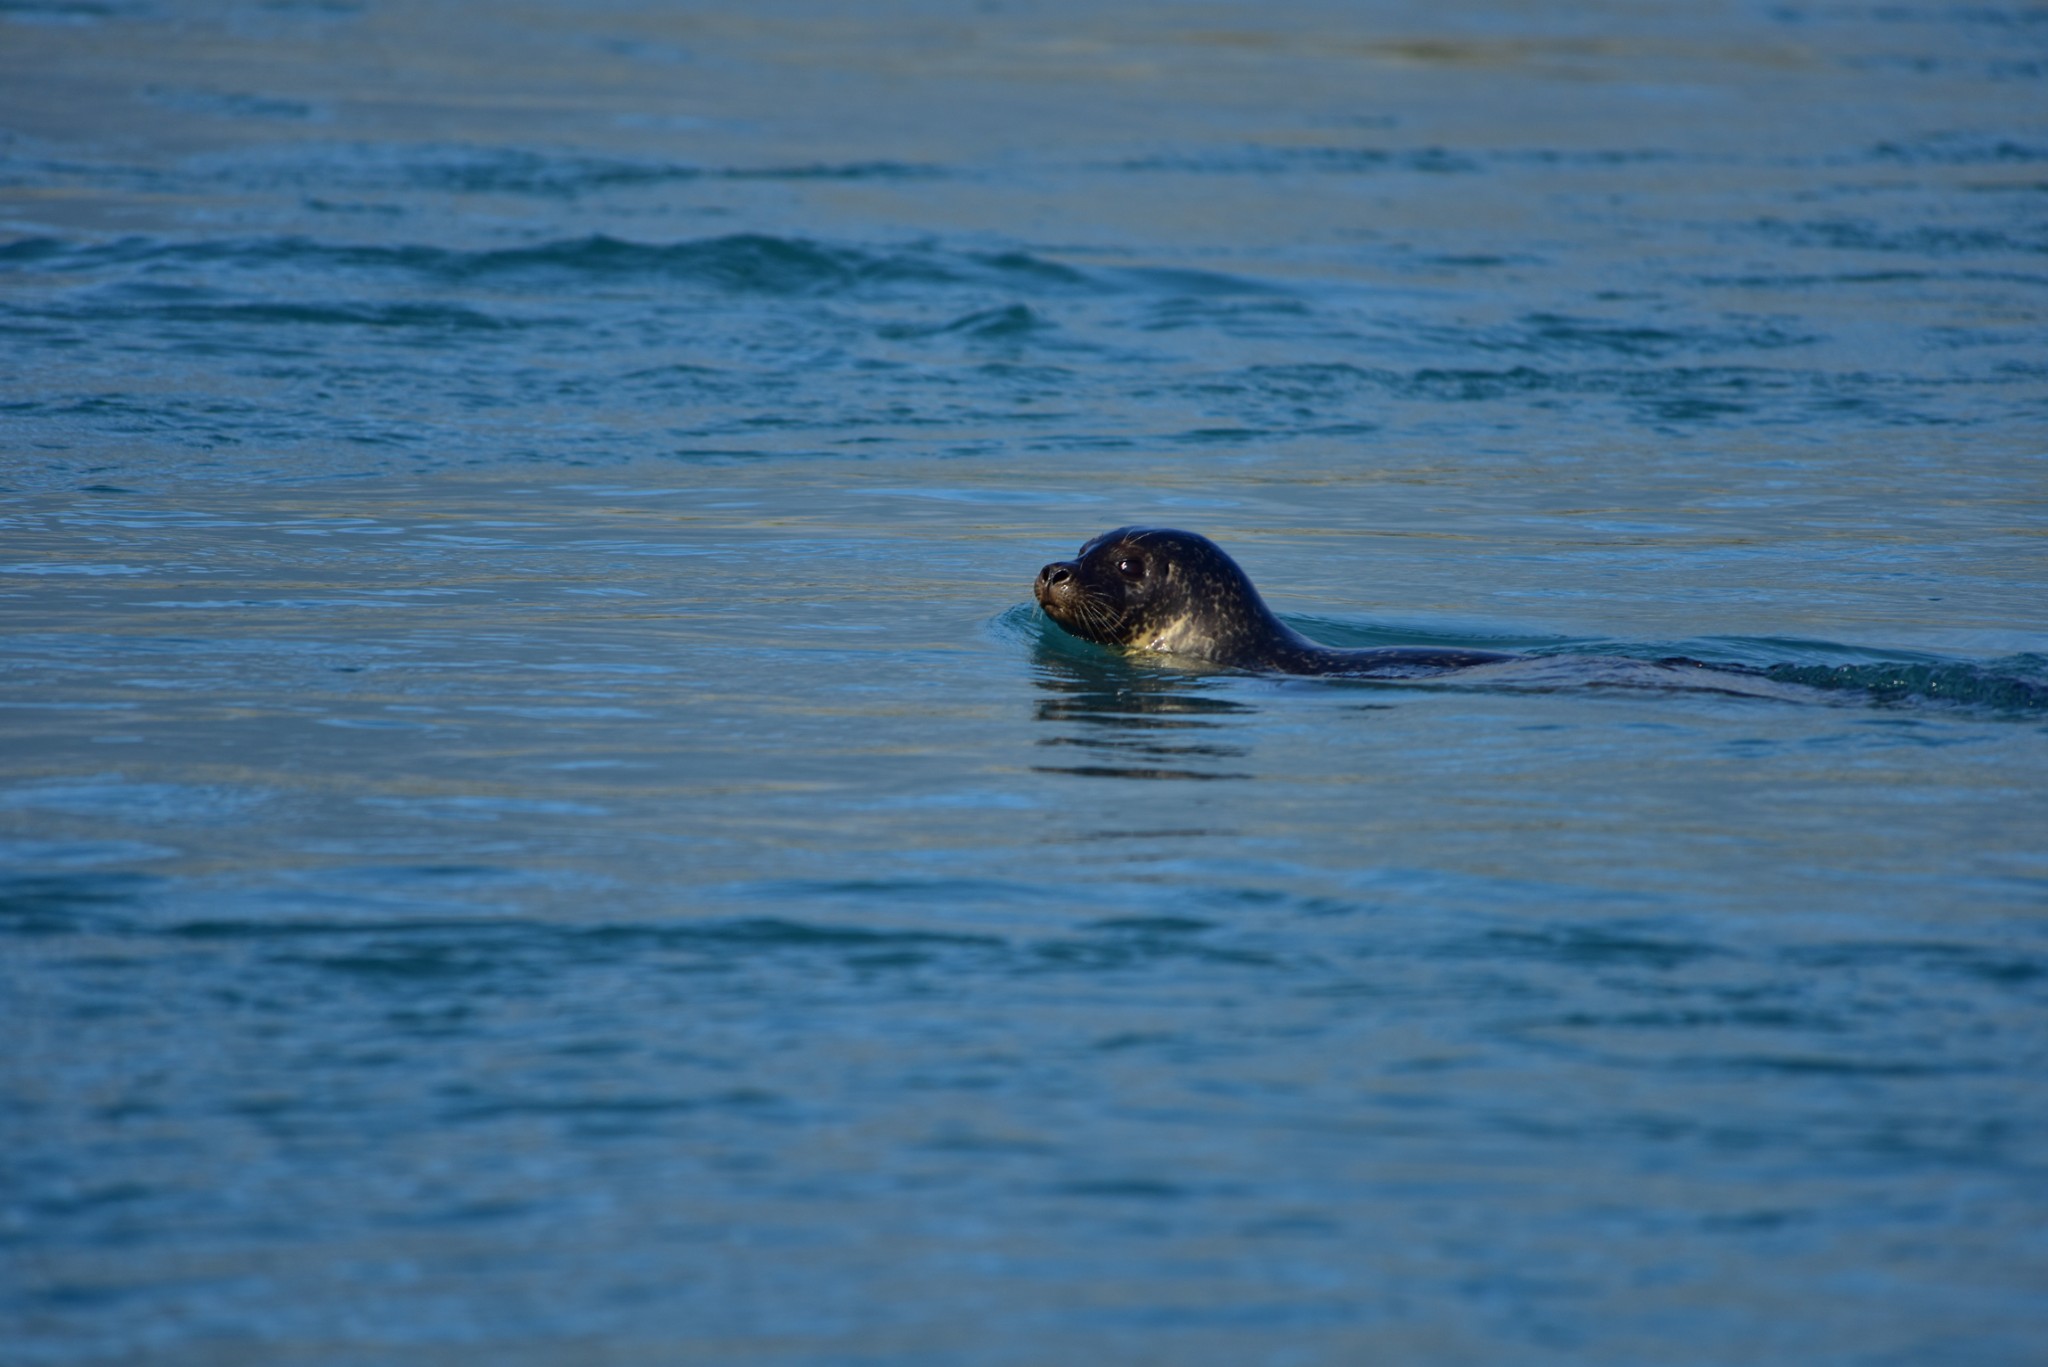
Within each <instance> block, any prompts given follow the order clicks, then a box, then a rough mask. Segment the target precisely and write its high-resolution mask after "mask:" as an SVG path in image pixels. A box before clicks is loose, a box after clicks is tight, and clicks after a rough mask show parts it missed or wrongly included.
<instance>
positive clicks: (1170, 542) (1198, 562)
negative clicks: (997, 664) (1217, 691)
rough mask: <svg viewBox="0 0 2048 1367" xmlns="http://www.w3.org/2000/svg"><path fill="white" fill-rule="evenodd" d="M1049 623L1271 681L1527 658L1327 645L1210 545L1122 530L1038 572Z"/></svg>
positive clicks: (1157, 532)
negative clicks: (1275, 608)
mask: <svg viewBox="0 0 2048 1367" xmlns="http://www.w3.org/2000/svg"><path fill="white" fill-rule="evenodd" d="M1034 593H1035V594H1036V596H1037V598H1038V605H1039V606H1040V607H1042V608H1044V609H1045V614H1046V616H1048V617H1050V618H1052V620H1053V621H1055V622H1057V623H1059V624H1060V626H1062V627H1064V628H1065V629H1066V630H1067V631H1069V632H1071V633H1072V634H1073V635H1075V636H1078V637H1080V638H1081V639H1082V640H1084V641H1093V642H1095V643H1096V644H1097V645H1105V646H1112V647H1114V648H1116V649H1120V650H1142V651H1156V652H1158V653H1160V654H1163V655H1177V656H1182V657H1185V658H1188V659H1193V660H1200V661H1202V662H1204V663H1206V664H1211V665H1220V666H1222V667H1224V668H1226V669H1245V670H1252V671H1256V672H1258V673H1265V674H1342V675H1349V676H1351V677H1354V678H1383V679H1386V678H1415V677H1418V676H1424V675H1430V674H1441V673H1445V672H1447V671H1449V670H1453V669H1469V668H1471V667H1472V666H1474V665H1486V664H1498V663H1500V662H1501V661H1504V660H1512V659H1515V658H1517V657H1516V656H1513V655H1502V654H1499V653H1497V652H1494V651H1490V650H1439V649H1435V648H1432V647H1426V646H1393V647H1387V648H1383V649H1375V650H1337V649H1334V648H1332V647H1329V646H1322V645H1317V644H1316V643H1315V642H1314V641H1311V640H1309V639H1308V638H1307V637H1306V636H1303V635H1301V634H1300V633H1299V632H1296V631H1294V630H1293V629H1291V628H1290V627H1288V626H1287V625H1286V624H1285V623H1283V622H1282V621H1281V620H1280V619H1279V618H1278V617H1275V616H1274V615H1273V612H1272V609H1270V608H1268V607H1267V606H1266V604H1265V601H1264V600H1263V599H1261V598H1260V597H1259V591H1258V590H1257V589H1255V588H1253V587H1252V581H1251V578H1250V576H1248V575H1247V574H1245V572H1244V571H1243V570H1241V569H1239V568H1238V566H1237V562H1236V561H1235V560H1232V559H1231V558H1230V557H1229V556H1228V555H1225V554H1224V553H1223V550H1222V548H1221V547H1219V546H1218V545H1217V544H1216V543H1215V542H1213V541H1211V540H1209V538H1207V537H1206V536H1198V535H1196V534H1195V533H1193V532H1179V531H1174V530H1172V529H1170V528H1165V527H1119V528H1117V529H1116V530H1115V531H1113V532H1104V533H1103V534H1102V535H1101V536H1098V537H1096V538H1095V539H1094V540H1092V541H1090V542H1088V544H1086V545H1085V546H1083V547H1081V551H1080V554H1078V555H1076V556H1075V557H1074V558H1073V559H1072V560H1056V561H1054V562H1053V563H1052V564H1050V565H1047V566H1046V567H1045V568H1044V569H1042V570H1040V571H1039V572H1038V583H1037V586H1036V587H1035V589H1034Z"/></svg>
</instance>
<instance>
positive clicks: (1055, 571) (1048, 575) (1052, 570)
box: [1038, 565, 1074, 588]
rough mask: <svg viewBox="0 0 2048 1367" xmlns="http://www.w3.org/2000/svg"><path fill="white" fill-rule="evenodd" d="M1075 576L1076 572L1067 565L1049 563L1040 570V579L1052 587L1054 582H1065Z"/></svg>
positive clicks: (1048, 586) (1042, 582)
mask: <svg viewBox="0 0 2048 1367" xmlns="http://www.w3.org/2000/svg"><path fill="white" fill-rule="evenodd" d="M1073 577H1074V572H1073V571H1072V570H1070V569H1068V568H1067V567H1066V566H1065V565H1047V566H1046V567H1045V568H1044V569H1042V570H1040V571H1039V572H1038V581H1039V582H1040V583H1041V584H1044V585H1045V586H1046V587H1047V588H1051V587H1052V586H1053V585H1054V584H1064V583H1066V582H1067V581H1068V580H1069V579H1072V578H1073Z"/></svg>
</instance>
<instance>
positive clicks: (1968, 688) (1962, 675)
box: [1761, 655, 2048, 713]
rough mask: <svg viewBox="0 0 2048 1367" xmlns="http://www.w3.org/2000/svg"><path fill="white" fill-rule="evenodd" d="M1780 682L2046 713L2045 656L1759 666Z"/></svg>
mask: <svg viewBox="0 0 2048 1367" xmlns="http://www.w3.org/2000/svg"><path fill="white" fill-rule="evenodd" d="M1761 672H1762V673H1763V675H1764V676H1765V677H1766V678H1769V679H1771V680H1773V681H1775V682H1778V683H1794V684H1801V685H1803V686H1805V687H1807V688H1818V689H1823V690H1827V691H1830V692H1844V693H1862V694H1865V695H1867V696H1868V697H1870V698H1871V699H1872V700H1873V701H1876V702H1886V703H1890V702H1936V703H1952V704H1955V705H1957V706H1961V707H1968V708H1973V709H1982V710H1986V711H1992V712H2005V713H2048V656H2040V655H2017V656H2014V657H2012V658H2011V659H2008V660H2000V661H1997V662H1994V663H1991V664H1982V665H1979V664H1967V663H1962V662H1958V661H1950V662H1943V663H1927V664H1921V663H1913V664H1904V663H1900V664H1850V665H1814V664H1775V665H1767V666H1765V667H1764V668H1763V670H1762V671H1761Z"/></svg>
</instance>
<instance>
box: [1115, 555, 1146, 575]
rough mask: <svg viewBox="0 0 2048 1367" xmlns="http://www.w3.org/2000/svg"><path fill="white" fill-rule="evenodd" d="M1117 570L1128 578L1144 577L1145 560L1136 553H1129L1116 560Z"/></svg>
mask: <svg viewBox="0 0 2048 1367" xmlns="http://www.w3.org/2000/svg"><path fill="white" fill-rule="evenodd" d="M1116 572H1117V573H1118V574H1120V575H1122V576H1123V577H1124V578H1126V579H1143V578H1144V577H1145V562H1144V561H1143V560H1140V559H1139V558H1138V557H1137V556H1135V555H1127V556H1125V557H1124V558H1123V559H1121V560H1119V561H1117V562H1116Z"/></svg>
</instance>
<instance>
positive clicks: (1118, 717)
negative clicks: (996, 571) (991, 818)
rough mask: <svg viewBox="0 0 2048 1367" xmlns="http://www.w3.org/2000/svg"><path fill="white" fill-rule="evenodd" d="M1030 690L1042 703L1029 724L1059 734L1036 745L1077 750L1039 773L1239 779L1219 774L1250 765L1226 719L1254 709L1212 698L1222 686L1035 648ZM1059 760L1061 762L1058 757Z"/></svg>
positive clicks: (1197, 678)
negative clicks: (1038, 724) (1072, 761)
mask: <svg viewBox="0 0 2048 1367" xmlns="http://www.w3.org/2000/svg"><path fill="white" fill-rule="evenodd" d="M1034 656H1035V660H1034V663H1035V664H1036V665H1037V670H1036V672H1035V676H1034V678H1033V682H1034V683H1035V684H1037V686H1038V687H1039V688H1040V689H1042V690H1044V692H1045V693H1046V695H1047V696H1045V697H1043V698H1041V699H1040V700H1039V702H1038V705H1037V706H1036V707H1035V708H1034V709H1033V712H1032V715H1033V717H1034V719H1035V720H1037V721H1041V722H1048V723H1051V724H1052V725H1053V726H1054V727H1056V728H1058V734H1055V735H1047V736H1040V737H1039V738H1038V740H1037V743H1038V744H1039V745H1043V746H1048V747H1068V746H1071V747H1076V748H1077V749H1078V751H1079V753H1077V754H1074V755H1073V756H1072V758H1074V759H1076V760H1081V761H1085V762H1082V763H1075V764H1039V765H1033V766H1032V767H1033V768H1034V769H1036V770H1038V771H1039V772H1040V773H1048V774H1079V775H1081V776H1083V777H1086V778H1155V779H1243V778H1251V777H1252V775H1251V774H1249V773H1244V772H1239V771H1237V770H1236V769H1232V768H1227V767H1225V766H1227V765H1230V764H1232V763H1233V762H1238V761H1243V760H1245V759H1247V758H1249V757H1250V755H1251V747H1250V746H1248V745H1241V744H1237V743H1234V741H1232V740H1230V739H1227V737H1229V736H1230V735H1232V734H1233V732H1234V727H1233V725H1232V719H1233V718H1241V717H1248V716H1250V715H1252V714H1254V713H1256V712H1257V710H1258V709H1257V708H1255V707H1252V706H1251V705H1250V704H1248V703H1244V702H1240V701H1238V700H1236V699H1234V698H1225V697H1220V696H1218V695H1217V692H1216V690H1217V688H1218V687H1219V686H1220V684H1221V681H1220V680H1218V679H1216V678H1214V677H1204V676H1200V675H1191V674H1177V673H1161V672H1151V671H1146V670H1142V669H1135V668H1133V667H1132V666H1130V665H1129V664H1126V663H1125V662H1123V661H1121V660H1116V659H1112V658H1109V657H1107V656H1104V657H1103V658H1100V659H1097V658H1092V657H1086V656H1081V655H1078V654H1076V653H1073V652H1070V651H1064V650H1061V649H1060V648H1058V647H1057V646H1054V645H1050V644H1044V643H1041V644H1040V645H1039V646H1038V647H1037V649H1036V650H1035V651H1034ZM1060 757H1062V758H1064V757H1066V756H1065V755H1061V756H1060Z"/></svg>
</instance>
